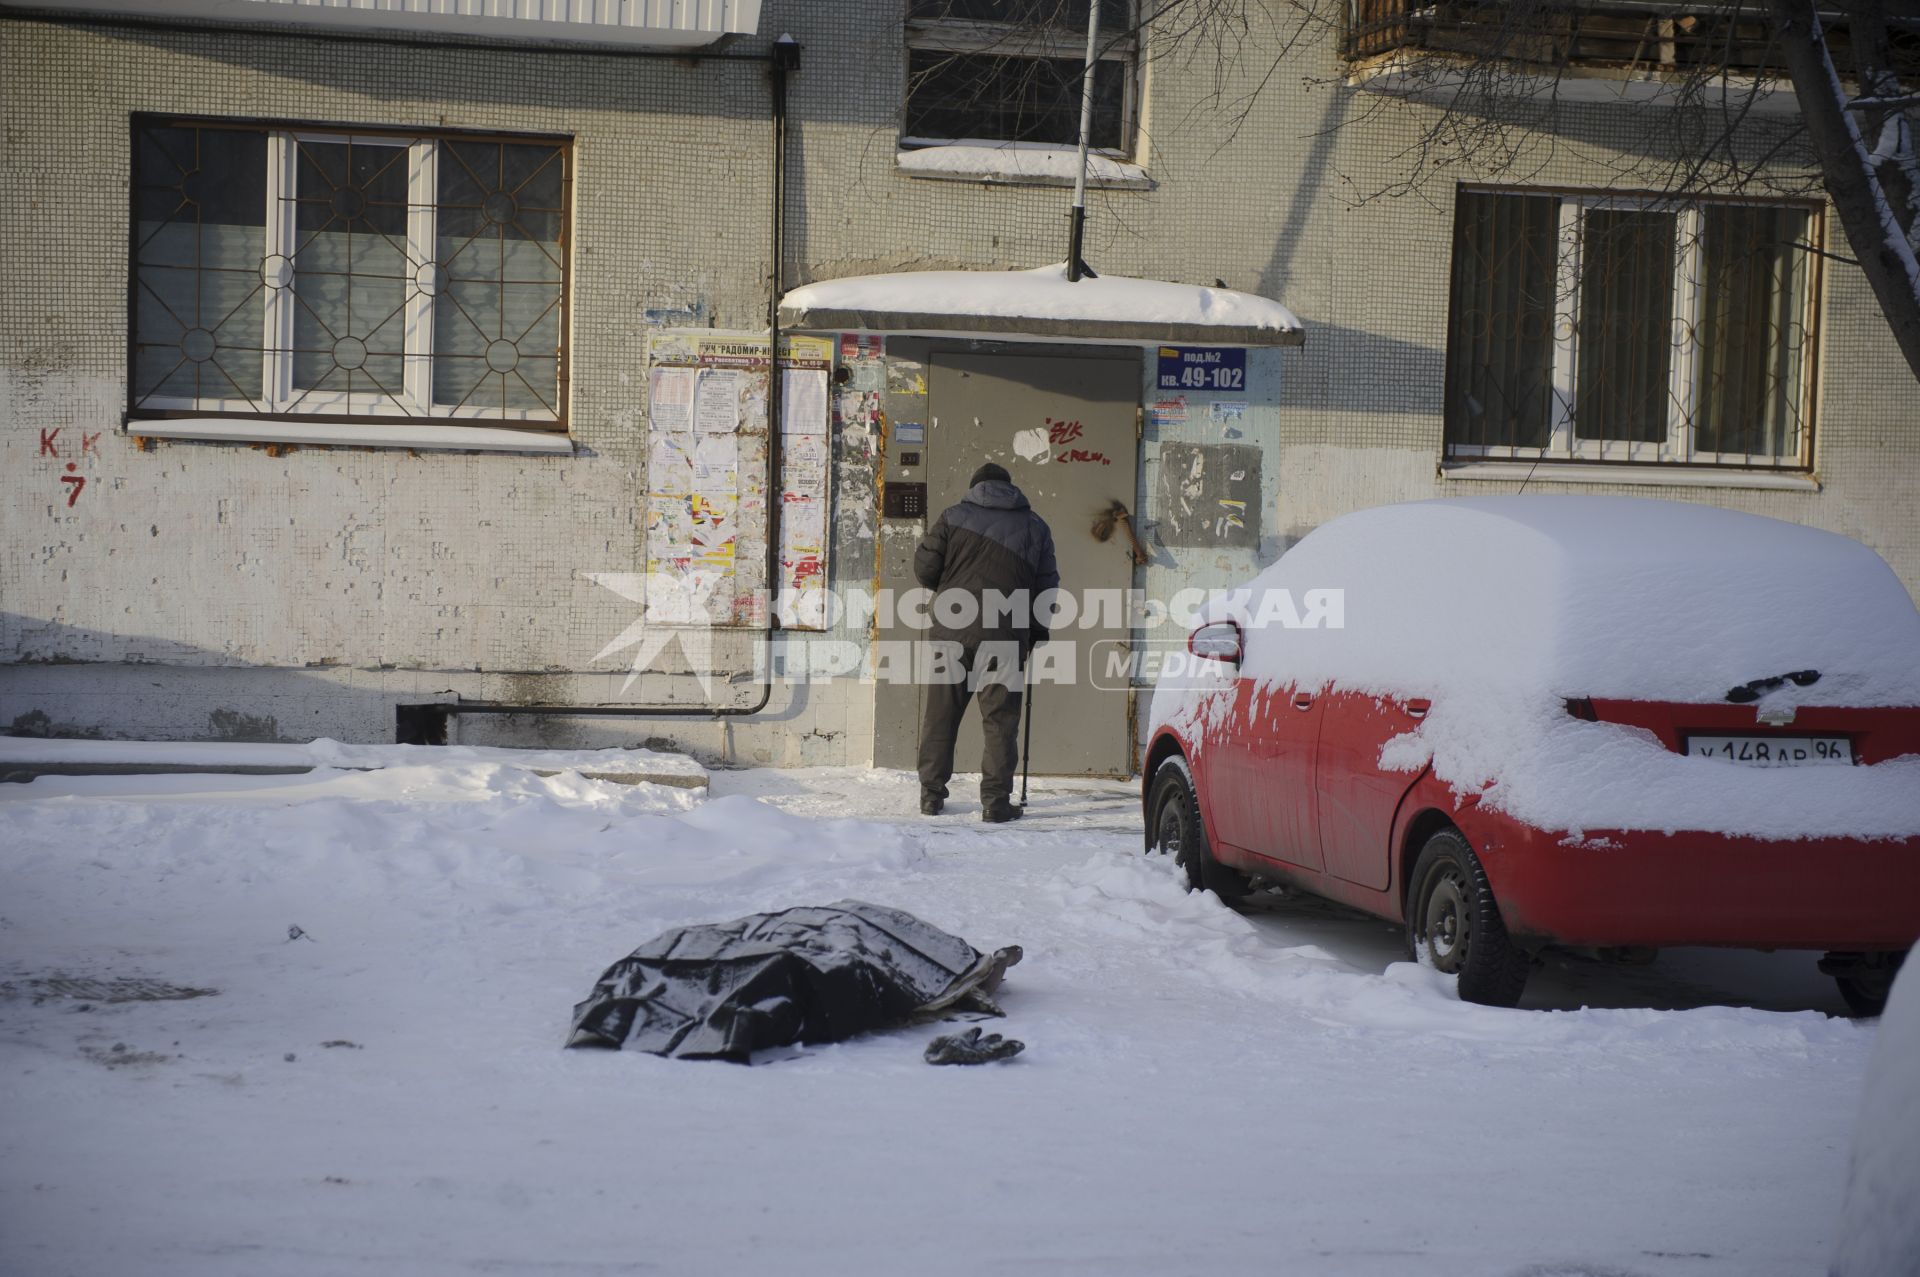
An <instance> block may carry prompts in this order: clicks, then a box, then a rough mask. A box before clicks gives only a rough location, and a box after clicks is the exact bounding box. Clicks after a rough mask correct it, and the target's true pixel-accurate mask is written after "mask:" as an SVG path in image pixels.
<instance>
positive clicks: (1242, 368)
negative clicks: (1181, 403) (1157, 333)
mask: <svg viewBox="0 0 1920 1277" xmlns="http://www.w3.org/2000/svg"><path fill="white" fill-rule="evenodd" d="M1159 385H1160V389H1162V390H1226V391H1233V392H1236V393H1238V392H1244V391H1245V390H1246V388H1247V352H1246V349H1245V348H1244V347H1239V346H1162V347H1160V379H1159Z"/></svg>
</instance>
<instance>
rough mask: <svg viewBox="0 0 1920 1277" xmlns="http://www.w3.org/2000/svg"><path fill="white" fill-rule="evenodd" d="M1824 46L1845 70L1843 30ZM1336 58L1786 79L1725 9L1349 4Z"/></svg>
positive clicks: (1526, 1) (1774, 57)
mask: <svg viewBox="0 0 1920 1277" xmlns="http://www.w3.org/2000/svg"><path fill="white" fill-rule="evenodd" d="M1912 36H1913V33H1909V32H1898V33H1896V51H1897V52H1898V53H1900V54H1901V55H1903V56H1902V57H1901V60H1902V61H1909V60H1912V61H1920V48H1916V47H1915V44H1916V42H1915V40H1914V39H1913V38H1912ZM1903 37H1905V38H1903ZM1830 42H1831V43H1832V45H1833V46H1834V56H1835V61H1836V63H1837V64H1838V65H1840V66H1843V67H1844V66H1847V65H1850V63H1851V59H1850V58H1849V57H1848V56H1847V48H1846V32H1845V29H1844V28H1839V29H1836V30H1835V31H1833V32H1832V33H1831V35H1830ZM1901 45H1905V47H1904V48H1901V47H1900V46H1901ZM1341 51H1342V53H1343V55H1344V56H1345V57H1346V58H1347V60H1348V61H1361V60H1363V59H1368V58H1374V57H1378V56H1380V55H1383V54H1394V53H1403V54H1404V53H1420V54H1437V55H1440V56H1443V57H1457V58H1494V59H1498V60H1501V61H1503V62H1511V63H1517V64H1521V65H1524V66H1532V67H1542V68H1564V69H1574V70H1578V69H1583V68H1591V69H1595V70H1599V69H1602V68H1614V69H1627V70H1633V71H1638V72H1675V73H1680V74H1686V73H1689V72H1697V71H1699V70H1701V69H1703V68H1712V69H1713V70H1715V71H1716V72H1717V71H1719V70H1720V69H1722V68H1724V69H1725V70H1727V71H1728V72H1731V73H1733V74H1736V75H1752V76H1758V77H1767V78H1775V77H1783V76H1784V75H1785V67H1784V65H1783V64H1782V62H1781V59H1780V54H1779V49H1778V46H1777V44H1776V43H1775V41H1774V38H1773V34H1772V31H1771V28H1770V26H1769V24H1768V23H1767V21H1766V18H1765V15H1764V13H1762V12H1760V11H1759V9H1758V7H1757V6H1753V5H1741V4H1735V3H1725V2H1722V3H1719V4H1713V3H1708V4H1705V5H1699V6H1695V7H1693V8H1691V9H1682V8H1679V7H1678V6H1675V5H1672V4H1670V3H1649V2H1647V0H1611V2H1608V0H1599V2H1597V3H1587V2H1585V0H1463V2H1456V3H1440V4H1426V3H1420V0H1348V4H1347V29H1346V33H1345V38H1344V41H1343V44H1342V50H1341Z"/></svg>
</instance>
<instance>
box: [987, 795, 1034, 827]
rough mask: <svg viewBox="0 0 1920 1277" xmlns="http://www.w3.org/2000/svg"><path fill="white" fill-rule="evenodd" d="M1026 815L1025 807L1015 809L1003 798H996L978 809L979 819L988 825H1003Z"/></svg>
mask: <svg viewBox="0 0 1920 1277" xmlns="http://www.w3.org/2000/svg"><path fill="white" fill-rule="evenodd" d="M1026 814H1027V809H1026V808H1025V807H1016V806H1014V805H1013V804H1012V803H1010V802H1008V801H1007V800H1006V799H1004V798H996V799H994V800H993V801H992V802H990V803H988V804H987V805H986V806H985V807H982V808H981V809H980V819H982V820H984V821H986V822H987V823H988V824H990V825H1004V824H1006V823H1007V822H1008V821H1009V820H1018V819H1020V817H1022V816H1024V815H1026Z"/></svg>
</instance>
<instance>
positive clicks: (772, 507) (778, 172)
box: [394, 5, 1097, 745]
mask: <svg viewBox="0 0 1920 1277" xmlns="http://www.w3.org/2000/svg"><path fill="white" fill-rule="evenodd" d="M1096 8H1097V5H1096ZM800 47H801V46H800V42H799V41H798V40H795V39H794V38H793V37H792V36H791V35H782V36H781V37H780V38H779V39H778V40H776V41H774V43H773V49H772V51H771V52H770V53H769V54H768V55H767V58H766V60H767V64H768V69H769V72H770V75H771V77H772V90H773V105H772V125H773V139H772V143H773V144H772V152H773V154H772V171H771V174H770V176H771V179H772V186H773V207H772V210H771V216H770V218H769V223H770V226H771V231H770V236H769V238H770V251H771V253H772V275H773V278H772V281H771V289H770V292H769V295H768V298H767V339H768V344H767V629H766V637H765V639H764V642H765V643H766V645H767V660H766V661H765V662H764V665H765V668H766V671H767V677H766V681H765V682H764V683H762V684H761V686H760V698H759V699H758V700H756V701H754V702H753V703H752V704H751V705H516V704H508V703H503V702H500V701H451V702H442V703H439V704H431V705H397V706H395V707H394V739H395V740H396V741H398V742H399V743H400V744H402V745H444V744H446V743H447V723H448V720H449V719H451V718H454V717H456V716H458V715H463V714H531V715H537V716H546V717H574V718H750V717H752V716H754V715H756V714H759V713H760V712H762V711H763V710H765V709H766V708H767V704H768V702H770V701H771V700H772V699H773V651H772V649H773V636H774V632H775V631H776V630H778V629H779V628H780V618H779V615H778V607H777V602H778V591H777V590H776V588H775V583H776V582H777V580H778V579H779V575H780V537H779V529H778V525H777V523H776V520H777V518H779V516H780V512H781V509H782V506H781V501H780V483H781V478H782V470H781V455H780V444H781V439H780V425H781V420H782V416H781V414H782V409H783V407H784V404H783V402H782V391H783V390H784V389H785V387H784V386H783V385H782V384H781V383H782V380H783V378H782V376H781V370H780V298H781V296H782V295H783V294H784V292H785V283H784V281H785V275H786V272H785V270H784V269H783V267H784V264H785V260H786V234H787V215H786V203H787V76H788V75H789V74H791V73H792V72H794V71H797V70H799V68H800Z"/></svg>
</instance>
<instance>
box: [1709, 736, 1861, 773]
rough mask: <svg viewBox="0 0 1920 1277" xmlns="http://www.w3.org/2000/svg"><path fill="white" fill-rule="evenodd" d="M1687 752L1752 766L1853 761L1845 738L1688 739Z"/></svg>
mask: <svg viewBox="0 0 1920 1277" xmlns="http://www.w3.org/2000/svg"><path fill="white" fill-rule="evenodd" d="M1687 752H1688V753H1689V754H1693V755H1695V756H1697V757H1700V758H1718V759H1720V760H1721V761H1723V762H1728V763H1746V764H1748V765H1749V766H1753V767H1810V766H1813V765H1815V764H1818V763H1852V762H1853V742H1852V741H1850V740H1848V739H1847V738H1846V737H1844V736H1689V737H1687Z"/></svg>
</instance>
